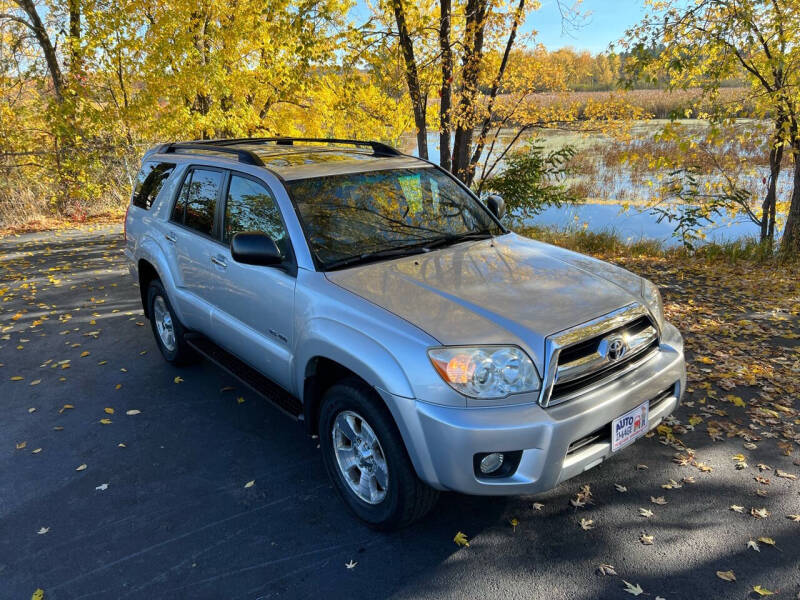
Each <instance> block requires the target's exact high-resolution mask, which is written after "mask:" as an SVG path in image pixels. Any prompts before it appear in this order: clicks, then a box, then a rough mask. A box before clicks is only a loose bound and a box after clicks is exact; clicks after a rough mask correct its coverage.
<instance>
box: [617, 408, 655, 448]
mask: <svg viewBox="0 0 800 600" xmlns="http://www.w3.org/2000/svg"><path fill="white" fill-rule="evenodd" d="M648 404H649V402H645V403H643V404H641V405H639V406H637V407H636V408H634V409H633V410H631V411H629V412H626V413H625V414H624V415H622V416H621V417H619V418H616V419H614V420H613V421H612V422H611V451H612V452H616V451H617V450H619V449H620V448H622V447H623V446H627V445H628V444H630V443H631V442H632V441H633V440H635V439H636V438H638V437H639V436H641V435H642V434H643V433H645V432H646V431H647V408H648Z"/></svg>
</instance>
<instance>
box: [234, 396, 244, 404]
mask: <svg viewBox="0 0 800 600" xmlns="http://www.w3.org/2000/svg"><path fill="white" fill-rule="evenodd" d="M236 404H244V398H242V397H241V396H239V397H238V398H237V399H236Z"/></svg>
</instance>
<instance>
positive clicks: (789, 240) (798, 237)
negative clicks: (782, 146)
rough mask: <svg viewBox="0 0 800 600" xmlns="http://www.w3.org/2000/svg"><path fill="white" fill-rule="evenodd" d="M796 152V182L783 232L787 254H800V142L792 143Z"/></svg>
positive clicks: (783, 241)
mask: <svg viewBox="0 0 800 600" xmlns="http://www.w3.org/2000/svg"><path fill="white" fill-rule="evenodd" d="M792 150H793V152H794V182H793V189H792V202H791V204H790V205H789V216H788V217H787V219H786V229H785V230H784V231H783V239H782V240H781V251H783V252H784V253H786V254H792V255H798V254H800V140H798V139H796V140H794V141H793V142H792Z"/></svg>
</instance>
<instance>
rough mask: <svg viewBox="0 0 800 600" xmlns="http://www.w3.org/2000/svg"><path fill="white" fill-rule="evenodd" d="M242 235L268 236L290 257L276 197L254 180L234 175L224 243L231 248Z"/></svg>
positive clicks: (227, 207)
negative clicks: (232, 243) (255, 232)
mask: <svg viewBox="0 0 800 600" xmlns="http://www.w3.org/2000/svg"><path fill="white" fill-rule="evenodd" d="M240 231H260V232H262V233H266V234H267V235H268V236H269V237H271V238H272V239H273V241H274V242H275V243H276V244H277V245H278V248H279V249H280V250H281V252H282V253H283V255H284V256H286V254H287V244H288V241H287V235H286V228H285V227H284V226H283V221H282V220H281V214H280V211H279V209H278V206H277V205H276V204H275V198H274V197H273V195H272V193H271V192H270V191H269V190H268V189H267V188H265V187H264V186H263V185H261V184H260V183H256V182H255V181H253V180H252V179H248V178H246V177H239V176H237V175H232V176H231V182H230V186H229V187H228V199H227V202H226V203H225V228H224V230H223V241H224V242H225V243H226V244H229V243H230V241H231V238H233V236H234V235H235V234H237V233H239V232H240Z"/></svg>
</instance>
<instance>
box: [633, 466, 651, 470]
mask: <svg viewBox="0 0 800 600" xmlns="http://www.w3.org/2000/svg"><path fill="white" fill-rule="evenodd" d="M649 468H650V467H648V466H647V465H636V470H637V471H646V470H647V469H649Z"/></svg>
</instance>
